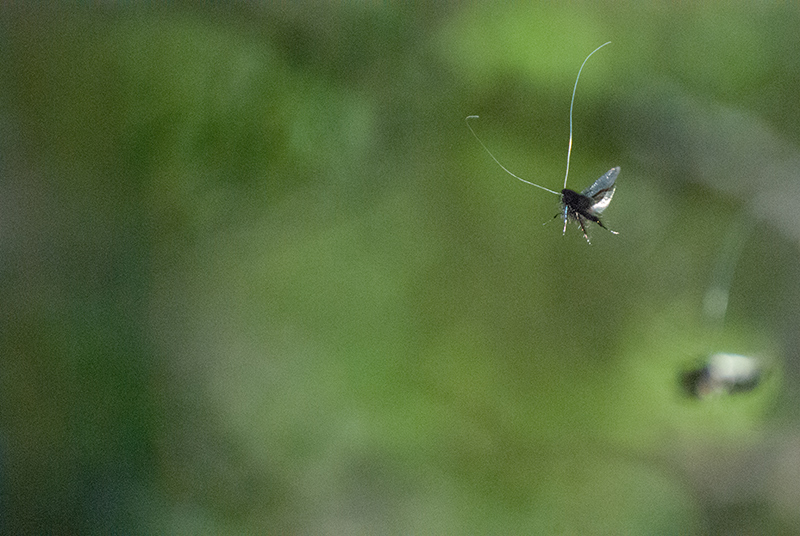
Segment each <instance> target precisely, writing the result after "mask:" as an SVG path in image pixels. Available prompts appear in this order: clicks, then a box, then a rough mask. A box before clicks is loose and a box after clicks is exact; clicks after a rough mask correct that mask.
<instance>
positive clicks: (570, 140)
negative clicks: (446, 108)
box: [473, 41, 611, 188]
mask: <svg viewBox="0 0 800 536" xmlns="http://www.w3.org/2000/svg"><path fill="white" fill-rule="evenodd" d="M609 44H611V41H609V42H607V43H603V44H602V45H600V46H599V47H597V48H596V49H594V50H592V52H591V53H590V54H589V55H588V56H586V59H585V60H583V63H581V68H580V69H578V76H576V77H575V87H573V88H572V100H571V101H570V103H569V147H568V148H567V173H566V174H565V175H564V188H566V187H567V177H569V155H570V154H572V106H573V105H574V104H575V91H577V89H578V80H579V79H580V77H581V71H582V70H583V66H584V65H586V62H587V61H589V58H591V57H592V54H594V53H595V52H597V51H598V50H600V49H601V48H603V47H604V46H606V45H609ZM473 134H474V132H473ZM478 141H480V140H478ZM492 158H494V157H492ZM499 163H500V162H498V164H499ZM534 186H535V185H534Z"/></svg>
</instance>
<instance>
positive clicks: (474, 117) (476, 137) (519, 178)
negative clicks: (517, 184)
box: [464, 52, 594, 195]
mask: <svg viewBox="0 0 800 536" xmlns="http://www.w3.org/2000/svg"><path fill="white" fill-rule="evenodd" d="M592 54H594V52H593V53H592ZM584 63H585V62H584ZM573 97H574V95H573ZM470 119H478V116H477V115H468V116H467V118H466V119H464V121H466V123H467V128H469V131H470V132H472V135H473V136H475V139H476V140H478V143H480V144H481V146H482V147H483V148H484V149H485V150H486V152H487V153H489V156H491V157H492V160H494V161H495V162H497V165H498V166H500V167H501V168H503V171H505V172H506V173H508V174H509V175H511V176H512V177H514V178H515V179H517V180H520V181H522V182H524V183H525V184H530V185H531V186H536V187H537V188H540V189H542V190H544V191H546V192H550V193H551V194H556V195H561V194H560V193H558V192H556V191H554V190H551V189H550V188H545V187H544V186H539V185H538V184H535V183H533V182H531V181H526V180H525V179H523V178H522V177H517V176H516V175H514V174H513V173H511V172H510V171H509V170H508V169H506V167H505V166H504V165H503V164H501V163H500V161H499V160H498V159H497V158H495V157H494V155H493V154H492V152H491V151H490V150H489V148H488V147H486V145H484V143H483V142H482V141H481V139H480V138H479V137H478V135H477V134H475V131H474V130H472V127H471V126H470V124H469V120H470Z"/></svg>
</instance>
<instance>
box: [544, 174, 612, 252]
mask: <svg viewBox="0 0 800 536" xmlns="http://www.w3.org/2000/svg"><path fill="white" fill-rule="evenodd" d="M617 175H619V166H617V167H615V168H611V169H609V170H608V171H607V172H606V173H605V175H603V176H602V177H600V178H599V179H597V180H596V181H594V184H592V185H591V186H589V187H588V188H586V189H585V190H584V191H582V192H581V193H578V192H575V191H573V190H570V189H569V188H564V189H563V190H561V205H562V206H563V211H562V212H559V213H558V214H556V215H555V216H554V217H555V218H558V217H559V216H561V217H562V218H563V219H564V231H563V233H565V232H567V222H568V221H569V220H570V219H573V220H575V221H576V222H577V223H578V225H579V226H580V228H581V231H583V236H584V238H586V241H587V242H589V235H588V234H587V233H586V225H585V223H586V221H593V222H594V223H596V224H597V225H599V226H600V227H602V228H603V229H605V230H607V231H609V232H610V233H613V234H619V233H617V232H616V231H612V230H611V229H609V228H608V227H606V226H605V225H603V222H602V221H600V214H602V212H603V211H604V210H605V209H606V207H607V206H608V205H609V204H610V203H611V198H612V197H613V196H614V190H616V189H617V185H616V184H615V181H616V180H617ZM563 233H562V234H563ZM589 243H590V244H591V242H589Z"/></svg>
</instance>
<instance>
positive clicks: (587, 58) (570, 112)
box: [564, 41, 611, 188]
mask: <svg viewBox="0 0 800 536" xmlns="http://www.w3.org/2000/svg"><path fill="white" fill-rule="evenodd" d="M610 44H611V41H608V42H607V43H603V44H602V45H600V46H599V47H597V48H596V49H594V50H592V52H591V53H590V54H589V55H588V56H586V59H585V60H583V63H581V68H580V69H578V76H576V77H575V86H574V87H573V88H572V100H571V101H570V103H569V147H568V148H567V173H566V174H565V175H564V188H566V187H567V177H569V155H570V154H571V153H572V106H573V105H574V104H575V91H576V90H577V89H578V80H579V79H580V77H581V71H582V70H583V66H584V65H586V62H587V61H589V58H591V57H592V54H594V53H595V52H597V51H598V50H600V49H601V48H603V47H604V46H606V45H610Z"/></svg>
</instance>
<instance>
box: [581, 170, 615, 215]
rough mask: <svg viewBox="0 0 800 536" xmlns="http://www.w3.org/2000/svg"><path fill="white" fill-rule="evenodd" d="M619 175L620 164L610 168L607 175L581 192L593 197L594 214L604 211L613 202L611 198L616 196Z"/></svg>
mask: <svg viewBox="0 0 800 536" xmlns="http://www.w3.org/2000/svg"><path fill="white" fill-rule="evenodd" d="M617 175H619V166H617V167H615V168H611V169H609V170H608V171H607V172H606V174H605V175H603V176H602V177H600V178H599V179H597V180H596V181H594V183H593V184H592V185H591V186H589V187H588V188H586V189H585V190H584V191H582V192H581V195H585V196H586V197H589V198H591V199H592V209H591V210H592V212H593V213H594V214H600V213H602V212H603V211H604V210H605V209H606V207H608V205H609V204H610V203H611V198H612V197H614V190H616V189H617V186H616V184H614V183H615V182H616V180H617Z"/></svg>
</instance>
